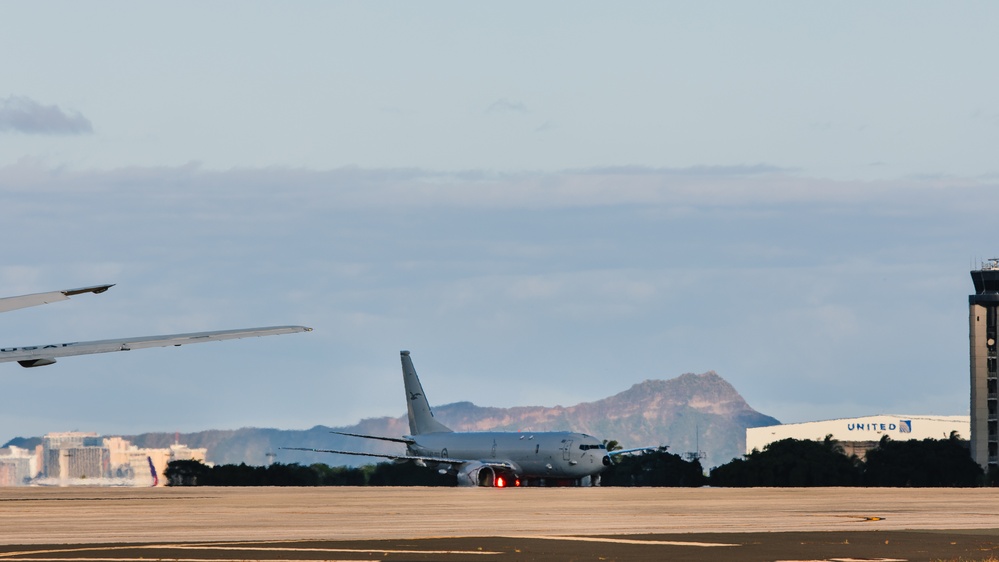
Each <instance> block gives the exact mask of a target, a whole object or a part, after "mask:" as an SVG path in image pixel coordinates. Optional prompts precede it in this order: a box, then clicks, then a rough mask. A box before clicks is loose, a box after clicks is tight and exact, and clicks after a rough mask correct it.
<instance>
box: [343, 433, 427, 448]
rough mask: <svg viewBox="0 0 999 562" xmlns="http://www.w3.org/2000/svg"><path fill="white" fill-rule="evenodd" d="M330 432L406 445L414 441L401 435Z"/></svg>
mask: <svg viewBox="0 0 999 562" xmlns="http://www.w3.org/2000/svg"><path fill="white" fill-rule="evenodd" d="M330 433H335V434H337V435H346V436H348V437H360V438H361V439H377V440H379V441H391V442H393V443H405V444H406V445H412V444H413V443H416V441H415V440H413V439H406V438H402V437H381V436H378V435H362V434H360V433H346V432H343V431H331V432H330Z"/></svg>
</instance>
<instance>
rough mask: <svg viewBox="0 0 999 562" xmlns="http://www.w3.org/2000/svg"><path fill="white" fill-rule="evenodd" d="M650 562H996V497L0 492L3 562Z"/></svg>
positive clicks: (755, 492) (938, 493) (759, 492)
mask: <svg viewBox="0 0 999 562" xmlns="http://www.w3.org/2000/svg"><path fill="white" fill-rule="evenodd" d="M652 559H672V560H719V559H726V560H750V561H753V560H760V561H778V560H787V561H791V560H964V561H967V560H990V559H991V560H999V490H995V489H981V488H976V489H945V490H940V489H866V488H821V489H715V488H699V489H674V488H561V489H550V488H549V489H538V488H528V489H506V490H497V489H465V488H166V489H164V488H158V489H133V488H2V489H0V562H5V561H9V562H23V561H26V560H34V561H43V560H60V561H77V562H89V561H92V560H118V561H122V562H126V561H127V562H134V561H138V560H143V561H148V560H177V561H189V562H202V561H204V562H208V561H230V560H288V561H292V560H395V561H404V560H446V561H464V560H480V561H481V560H490V561H497V562H499V561H507V560H652Z"/></svg>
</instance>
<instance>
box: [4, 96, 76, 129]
mask: <svg viewBox="0 0 999 562" xmlns="http://www.w3.org/2000/svg"><path fill="white" fill-rule="evenodd" d="M0 131H14V132H18V133H26V134H35V135H80V134H89V133H93V132H94V128H93V126H92V125H91V124H90V120H89V119H87V118H86V117H84V116H83V115H81V114H79V113H77V112H75V111H73V112H66V111H63V110H62V109H61V108H60V107H59V106H57V105H42V104H40V103H38V102H37V101H35V100H33V99H31V98H27V97H24V96H10V97H8V98H7V99H4V100H0Z"/></svg>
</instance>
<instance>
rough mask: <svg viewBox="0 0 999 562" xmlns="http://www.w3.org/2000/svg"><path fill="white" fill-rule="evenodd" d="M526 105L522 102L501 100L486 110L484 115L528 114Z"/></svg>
mask: <svg viewBox="0 0 999 562" xmlns="http://www.w3.org/2000/svg"><path fill="white" fill-rule="evenodd" d="M528 112H529V111H528V109H527V105H526V104H524V102H522V101H516V100H508V99H506V98H501V99H498V100H496V101H494V102H493V103H492V104H491V105H490V106H489V107H487V108H486V110H485V113H528Z"/></svg>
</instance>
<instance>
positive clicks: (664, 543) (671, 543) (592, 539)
mask: <svg viewBox="0 0 999 562" xmlns="http://www.w3.org/2000/svg"><path fill="white" fill-rule="evenodd" d="M504 537H505V538H510V539H544V540H549V541H579V542H606V543H614V544H642V545H662V546H703V547H716V546H742V545H741V544H732V543H721V542H687V541H654V540H641V539H614V538H603V537H573V536H563V535H531V536H512V535H504Z"/></svg>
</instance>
